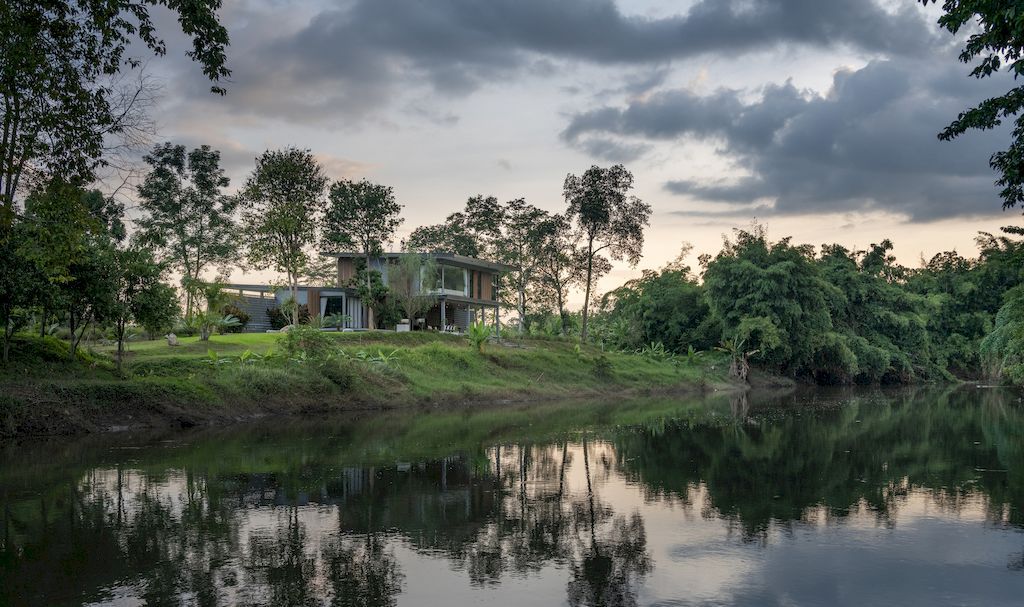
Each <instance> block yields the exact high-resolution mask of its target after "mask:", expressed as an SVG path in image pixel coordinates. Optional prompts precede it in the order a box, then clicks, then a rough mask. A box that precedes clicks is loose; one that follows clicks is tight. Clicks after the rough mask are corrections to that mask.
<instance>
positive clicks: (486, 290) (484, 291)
mask: <svg viewBox="0 0 1024 607" xmlns="http://www.w3.org/2000/svg"><path fill="white" fill-rule="evenodd" d="M479 278H480V286H481V289H480V299H483V300H485V301H491V300H492V299H494V292H493V290H492V289H491V280H492V279H493V275H492V274H491V273H490V272H480V273H479Z"/></svg>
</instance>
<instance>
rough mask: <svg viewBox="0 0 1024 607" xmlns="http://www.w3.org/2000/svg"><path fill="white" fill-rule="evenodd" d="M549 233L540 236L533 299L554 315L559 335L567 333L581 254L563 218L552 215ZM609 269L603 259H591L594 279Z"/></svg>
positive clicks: (579, 277)
mask: <svg viewBox="0 0 1024 607" xmlns="http://www.w3.org/2000/svg"><path fill="white" fill-rule="evenodd" d="M550 223H551V229H550V230H548V231H547V232H546V233H545V234H544V239H543V242H542V243H541V248H540V263H539V264H538V269H537V274H538V277H539V279H540V280H539V281H538V282H537V284H536V289H537V298H538V299H540V300H541V301H542V302H544V303H545V304H547V305H548V306H549V309H550V307H554V309H555V310H557V311H558V316H559V319H560V323H561V332H562V335H565V334H567V333H568V331H569V312H568V310H567V309H566V304H567V300H568V297H569V291H570V290H571V289H572V288H574V287H576V286H579V285H581V284H583V278H584V274H583V270H585V269H586V265H587V264H586V262H585V261H583V256H584V252H583V251H581V250H580V234H579V232H578V231H576V230H574V229H573V227H572V223H570V222H569V220H568V219H566V217H565V216H564V215H552V216H551V219H550ZM610 269H611V264H610V263H608V260H607V259H605V258H604V257H601V256H598V257H596V258H595V259H594V275H595V276H596V277H600V276H603V275H604V274H606V273H607V272H608V271H609V270H610Z"/></svg>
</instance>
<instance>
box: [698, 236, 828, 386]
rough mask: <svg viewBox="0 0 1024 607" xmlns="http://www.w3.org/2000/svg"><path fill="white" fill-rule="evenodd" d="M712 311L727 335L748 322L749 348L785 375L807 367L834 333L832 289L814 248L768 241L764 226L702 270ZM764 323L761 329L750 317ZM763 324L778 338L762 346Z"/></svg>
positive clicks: (728, 245) (730, 244) (735, 242)
mask: <svg viewBox="0 0 1024 607" xmlns="http://www.w3.org/2000/svg"><path fill="white" fill-rule="evenodd" d="M704 287H705V289H706V290H707V299H708V305H709V307H710V310H711V313H712V314H713V315H714V317H715V318H716V320H717V321H718V322H719V323H720V324H721V325H722V326H723V328H724V329H725V330H726V331H735V330H736V328H737V327H740V326H741V324H742V323H743V322H744V321H745V320H746V321H747V323H748V327H749V329H748V330H749V335H748V337H750V346H751V348H750V349H756V350H760V354H761V358H762V360H764V361H765V362H766V363H767V364H768V365H770V366H772V367H774V368H776V369H778V370H780V371H783V372H787V373H797V372H799V371H801V370H804V369H806V368H807V366H808V363H809V361H810V359H811V357H813V352H814V346H815V344H816V339H817V337H818V336H820V335H821V334H823V333H826V332H828V331H830V330H831V329H832V320H831V318H830V317H829V309H828V301H829V298H830V297H831V296H832V295H834V290H833V288H832V287H831V286H830V285H829V284H828V283H827V282H826V281H825V280H824V279H823V278H822V276H821V271H820V270H819V268H818V267H817V266H816V265H815V263H814V253H813V249H812V248H811V247H809V246H793V245H791V244H790V242H789V239H788V238H787V239H783V240H781V241H779V242H776V243H772V242H769V241H768V239H767V236H766V235H765V232H764V230H763V228H760V227H755V228H754V229H753V230H751V231H746V230H736V233H735V239H734V240H728V239H727V240H726V241H725V244H724V246H723V248H722V251H721V252H720V253H719V254H718V255H717V256H716V257H715V258H714V260H712V261H711V262H710V263H709V264H708V266H707V269H706V270H705V272H704ZM755 318H757V319H764V323H763V324H762V325H761V327H760V329H759V330H754V327H753V326H752V325H750V324H749V323H750V322H752V321H751V320H750V319H755ZM765 325H770V326H772V330H773V332H774V334H775V335H777V336H778V337H777V339H771V340H770V342H764V341H762V340H761V339H760V337H761V336H763V335H766V334H767V332H766V331H765V330H764V328H765Z"/></svg>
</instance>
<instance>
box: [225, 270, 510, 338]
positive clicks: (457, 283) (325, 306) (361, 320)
mask: <svg viewBox="0 0 1024 607" xmlns="http://www.w3.org/2000/svg"><path fill="white" fill-rule="evenodd" d="M322 255H324V256H325V257H333V258H335V259H337V262H338V280H337V283H336V284H338V285H341V286H338V287H314V286H302V287H299V292H298V294H297V296H296V299H297V300H298V303H299V304H300V305H306V306H308V308H309V313H310V314H312V315H315V314H319V315H320V316H323V317H326V316H330V315H335V314H341V315H347V316H348V317H350V318H351V320H350V321H349V322H348V323H347V324H346V326H345V327H344V328H346V329H355V330H359V329H368V328H369V327H370V314H371V313H372V312H371V311H370V310H369V308H368V307H367V306H366V305H365V304H364V303H363V302H362V301H361V299H360V297H359V291H358V289H357V288H356V286H355V284H354V283H355V280H356V276H357V274H358V269H359V268H360V267H362V266H363V265H364V264H365V263H366V262H365V257H364V256H363V255H362V254H360V253H322ZM401 255H403V254H402V253H384V254H383V255H380V256H378V257H373V258H371V259H370V269H371V270H376V271H378V272H380V274H381V279H382V280H383V282H384V284H388V269H389V267H390V266H392V265H393V264H394V263H395V262H397V261H398V259H399V258H400V256H401ZM423 256H424V257H425V258H428V259H430V260H432V261H433V263H434V265H435V266H436V268H437V275H436V282H435V283H434V284H430V285H427V284H424V285H421V288H426V290H427V293H429V294H431V295H434V296H436V297H437V304H436V305H434V307H433V308H431V310H430V311H429V312H427V313H426V314H425V315H424V316H423V317H422V318H419V319H416V318H413V319H409V320H410V323H411V324H412V328H413V329H414V330H416V329H428V330H437V331H458V332H461V331H465V330H466V329H467V328H468V327H469V326H470V325H471V324H473V323H474V322H478V321H480V322H486V323H488V324H493V325H494V326H495V327H497V326H498V325H499V323H500V322H501V313H500V310H499V305H498V286H499V284H500V281H501V274H502V273H503V272H506V271H508V270H509V269H510V268H509V267H508V266H505V265H503V264H499V263H493V262H489V261H484V260H482V259H476V258H473V257H463V256H461V255H453V254H450V253H425V254H423ZM224 288H225V290H226V291H228V292H236V293H235V294H236V297H237V304H236V305H237V306H238V307H239V308H241V309H242V310H244V311H245V313H246V314H248V315H249V317H250V318H249V322H248V323H247V325H246V331H257V332H258V331H266V330H268V329H271V328H272V327H271V323H270V317H269V315H268V314H267V310H268V309H270V308H276V307H280V306H281V305H282V304H284V303H285V301H287V299H288V297H289V293H288V289H287V288H281V287H274V286H270V285H253V284H228V285H225V287H224ZM377 328H381V327H377Z"/></svg>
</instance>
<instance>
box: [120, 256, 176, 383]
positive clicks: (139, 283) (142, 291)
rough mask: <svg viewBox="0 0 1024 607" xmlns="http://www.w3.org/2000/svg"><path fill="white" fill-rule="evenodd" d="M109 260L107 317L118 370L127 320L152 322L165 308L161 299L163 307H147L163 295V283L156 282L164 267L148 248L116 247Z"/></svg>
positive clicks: (126, 335)
mask: <svg viewBox="0 0 1024 607" xmlns="http://www.w3.org/2000/svg"><path fill="white" fill-rule="evenodd" d="M112 261H113V263H114V265H115V268H114V272H115V279H114V280H115V285H116V287H115V292H114V301H113V302H112V305H111V306H110V311H109V313H108V318H107V320H109V321H112V322H113V323H114V332H115V339H116V340H117V358H116V360H117V369H118V371H121V370H122V366H123V359H124V342H125V340H126V339H127V337H128V331H129V323H131V322H140V323H141V322H145V321H146V320H149V321H150V322H151V323H152V322H155V321H156V320H157V319H156V318H155V315H157V314H159V313H161V312H166V302H163V304H164V305H163V307H164V308H165V309H164V310H151V309H149V308H148V304H151V303H153V302H154V301H155V300H156V299H157V298H159V297H161V296H166V293H167V291H166V286H165V285H163V283H161V282H160V277H161V275H162V274H163V272H164V268H163V266H162V265H160V264H159V263H157V262H156V260H154V259H153V254H152V252H151V251H148V250H146V249H140V248H134V247H133V248H128V249H125V250H123V251H116V252H115V253H114V255H113V259H112ZM161 294H162V295H161ZM158 303H159V302H158ZM147 315H149V316H150V317H149V318H147Z"/></svg>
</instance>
